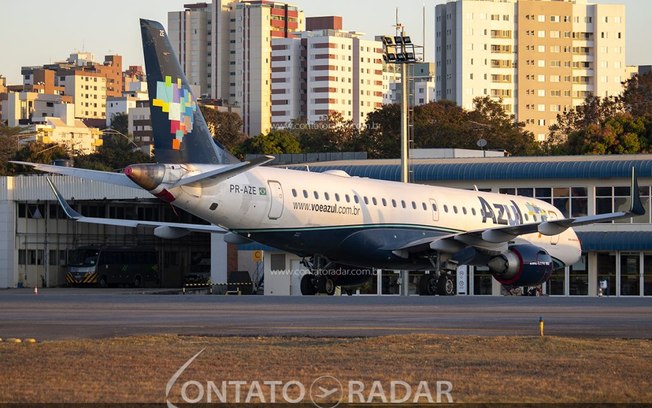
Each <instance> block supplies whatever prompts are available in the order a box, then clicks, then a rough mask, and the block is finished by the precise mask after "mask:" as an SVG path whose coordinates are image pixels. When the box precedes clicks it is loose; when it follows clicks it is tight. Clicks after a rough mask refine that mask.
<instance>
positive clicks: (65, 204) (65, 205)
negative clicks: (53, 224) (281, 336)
mask: <svg viewBox="0 0 652 408" xmlns="http://www.w3.org/2000/svg"><path fill="white" fill-rule="evenodd" d="M45 179H46V180H47V181H48V184H49V185H50V188H51V189H52V192H53V193H54V195H55V196H56V197H57V201H58V202H59V205H61V208H62V209H63V212H64V213H66V215H67V216H68V218H71V219H73V220H78V219H80V218H83V215H81V214H80V213H78V212H77V211H75V210H73V209H72V207H71V206H70V204H68V202H67V201H66V200H65V199H64V198H63V196H62V195H61V193H60V192H59V190H57V188H56V187H55V186H54V183H52V180H50V178H49V177H46V178H45Z"/></svg>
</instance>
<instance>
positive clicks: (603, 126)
mask: <svg viewBox="0 0 652 408" xmlns="http://www.w3.org/2000/svg"><path fill="white" fill-rule="evenodd" d="M644 133H645V124H644V120H643V118H640V117H639V118H635V117H634V116H632V115H631V114H630V113H626V112H624V113H617V114H615V115H613V116H611V117H608V118H606V119H605V120H604V121H603V122H602V123H592V124H590V125H589V126H587V127H586V128H584V129H578V130H576V131H573V132H571V133H570V134H569V135H568V147H569V151H570V152H571V153H572V154H634V153H640V152H642V151H645V150H647V148H648V141H647V139H646V138H645V137H644Z"/></svg>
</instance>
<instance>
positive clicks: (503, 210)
mask: <svg viewBox="0 0 652 408" xmlns="http://www.w3.org/2000/svg"><path fill="white" fill-rule="evenodd" d="M478 200H480V206H481V207H482V211H481V212H480V215H482V222H483V223H485V224H486V223H487V221H492V222H493V223H494V224H498V225H520V224H523V213H521V209H520V208H518V205H517V204H516V203H515V202H514V200H512V201H510V204H499V203H492V204H490V203H489V202H488V201H487V200H486V199H484V198H483V197H478Z"/></svg>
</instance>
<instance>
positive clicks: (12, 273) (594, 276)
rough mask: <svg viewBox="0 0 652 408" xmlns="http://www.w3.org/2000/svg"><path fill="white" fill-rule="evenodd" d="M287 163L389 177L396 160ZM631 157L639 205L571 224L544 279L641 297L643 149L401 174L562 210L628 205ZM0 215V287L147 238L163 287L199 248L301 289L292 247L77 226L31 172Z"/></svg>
mask: <svg viewBox="0 0 652 408" xmlns="http://www.w3.org/2000/svg"><path fill="white" fill-rule="evenodd" d="M292 167H294V168H297V169H300V170H305V171H312V172H322V171H326V170H335V169H337V170H343V171H346V172H347V173H348V174H350V175H351V176H354V177H370V178H378V179H385V180H394V181H398V180H399V179H400V165H399V163H398V161H396V160H380V161H378V160H360V161H338V162H322V163H311V164H307V165H297V166H292ZM632 167H636V169H637V171H638V174H639V183H640V189H641V198H642V200H643V202H644V205H645V208H646V211H647V213H646V214H645V215H644V216H642V217H637V218H635V219H633V220H631V221H630V220H625V221H623V222H616V223H614V222H611V223H602V224H595V225H590V226H585V227H581V228H578V229H577V231H578V235H579V236H580V239H581V240H582V247H583V249H584V256H583V257H582V261H581V262H580V263H578V264H576V265H573V266H572V267H568V268H566V269H565V270H561V271H558V272H557V273H555V274H554V275H553V276H552V278H551V280H550V281H549V282H548V283H547V284H546V285H544V288H543V290H544V292H545V293H547V294H549V295H554V296H597V295H598V294H602V295H606V296H652V221H651V220H652V218H651V217H652V215H651V214H650V197H651V191H650V186H651V185H652V155H623V156H571V157H500V158H495V157H479V158H459V159H419V160H412V161H411V166H410V177H411V181H412V182H415V183H421V184H433V185H435V184H436V185H442V186H447V187H455V188H466V189H474V188H477V189H479V190H484V191H493V192H500V193H508V194H518V195H524V196H528V197H536V198H538V199H541V200H545V201H548V202H551V203H553V204H554V205H555V206H556V207H557V208H559V209H560V210H561V211H562V212H563V213H564V214H565V215H567V216H571V217H572V216H582V215H589V214H600V213H607V212H612V211H619V210H624V209H627V208H628V206H629V194H630V192H629V175H630V171H631V168H632ZM51 177H53V178H54V180H55V183H56V184H57V186H59V187H60V190H61V192H62V194H64V196H65V197H66V198H67V199H71V200H72V202H73V203H74V204H76V205H78V206H79V207H77V208H78V209H80V210H81V212H82V213H84V214H85V215H88V216H106V217H113V218H115V217H117V218H136V217H139V218H144V219H151V220H166V221H171V220H175V221H179V220H182V222H200V220H196V219H194V220H193V219H192V217H191V216H190V215H188V214H183V213H182V212H180V211H178V210H176V211H173V209H172V208H171V207H170V206H168V205H166V204H163V203H161V202H158V201H157V200H153V199H152V198H151V197H150V196H149V195H148V194H147V193H146V192H143V191H140V190H137V189H130V188H121V187H116V186H108V185H105V184H100V183H93V182H89V181H82V180H79V179H74V178H68V177H60V176H51ZM0 215H1V216H2V217H3V219H4V220H5V223H3V224H2V225H0V287H16V286H34V285H39V286H40V285H43V284H45V285H47V286H60V285H63V284H65V278H64V275H65V264H66V259H67V256H68V253H69V251H70V250H72V249H74V248H75V247H78V246H81V245H84V244H88V243H98V244H105V245H108V244H120V245H133V246H138V245H152V246H155V247H156V248H158V249H159V254H160V256H161V268H162V273H163V280H162V285H163V286H171V287H173V286H176V287H178V286H179V285H180V284H181V282H182V280H183V276H184V274H186V273H188V271H189V270H191V269H192V267H193V266H195V264H197V263H199V262H202V261H204V260H206V259H207V258H210V260H211V265H212V266H211V274H212V279H213V282H221V281H225V280H226V274H227V271H232V270H247V271H249V273H250V274H252V275H253V274H255V273H259V272H262V271H261V269H262V270H264V275H265V293H266V294H270V295H277V294H285V295H289V294H296V293H300V292H298V291H297V288H296V282H297V281H298V279H296V275H297V274H300V273H301V269H302V267H301V265H300V263H299V261H300V260H299V259H298V258H297V257H295V256H293V255H291V254H284V253H282V252H279V251H276V250H274V249H273V248H269V247H264V246H261V245H257V244H250V245H244V246H240V247H238V248H235V247H232V246H227V245H226V244H224V243H223V242H222V240H221V238H220V236H205V235H202V234H192V235H191V236H189V237H186V238H184V239H182V240H176V241H165V240H160V239H158V238H155V237H153V236H152V235H151V230H147V229H143V230H140V229H139V230H138V231H136V232H135V233H134V231H133V230H131V229H124V228H121V227H109V226H97V225H79V224H76V223H74V222H71V221H69V220H65V219H63V217H62V214H61V212H60V211H59V210H58V207H57V205H56V202H55V201H54V198H53V196H52V194H51V192H50V191H49V189H48V187H47V184H46V182H45V177H44V176H41V175H35V176H19V177H2V178H0ZM229 248H230V249H229ZM279 271H286V272H292V273H285V274H283V273H278V272H279ZM458 272H459V273H458V276H457V290H458V293H459V294H467V295H500V294H503V289H502V288H501V286H500V284H498V283H497V282H496V281H495V280H494V279H492V277H491V275H490V274H489V273H488V271H486V270H483V269H482V268H473V267H469V268H466V269H460V270H459V271H458ZM416 281H417V280H416V277H414V276H411V275H410V276H406V277H405V278H403V279H399V274H397V273H395V272H394V271H383V273H380V274H379V275H378V277H377V278H375V279H374V282H372V283H371V284H370V285H369V286H368V287H365V288H363V290H362V292H361V293H369V294H399V293H402V294H413V293H416V292H417V290H416Z"/></svg>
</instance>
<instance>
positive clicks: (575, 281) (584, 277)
mask: <svg viewBox="0 0 652 408" xmlns="http://www.w3.org/2000/svg"><path fill="white" fill-rule="evenodd" d="M568 276H569V283H570V285H569V287H568V294H569V295H571V296H587V295H588V294H589V268H588V257H587V256H586V254H582V258H581V259H580V260H579V262H578V263H576V264H575V265H571V266H569V267H568Z"/></svg>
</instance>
